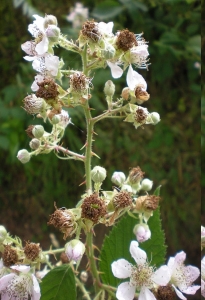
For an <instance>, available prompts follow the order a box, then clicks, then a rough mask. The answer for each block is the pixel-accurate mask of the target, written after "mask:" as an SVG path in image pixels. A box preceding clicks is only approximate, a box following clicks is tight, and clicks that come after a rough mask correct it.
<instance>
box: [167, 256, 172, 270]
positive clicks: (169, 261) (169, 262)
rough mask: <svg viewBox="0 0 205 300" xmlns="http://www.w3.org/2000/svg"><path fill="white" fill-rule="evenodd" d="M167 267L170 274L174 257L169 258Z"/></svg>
mask: <svg viewBox="0 0 205 300" xmlns="http://www.w3.org/2000/svg"><path fill="white" fill-rule="evenodd" d="M167 266H168V268H169V269H170V272H172V271H173V269H174V257H170V258H169V260H168V263H167Z"/></svg>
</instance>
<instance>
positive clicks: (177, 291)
mask: <svg viewBox="0 0 205 300" xmlns="http://www.w3.org/2000/svg"><path fill="white" fill-rule="evenodd" d="M172 286H173V288H174V290H175V292H176V294H177V296H178V297H179V298H180V299H182V300H187V298H186V297H184V295H183V294H182V293H181V292H180V291H179V290H178V289H177V288H176V287H175V286H174V285H173V284H172Z"/></svg>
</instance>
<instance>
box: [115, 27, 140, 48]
mask: <svg viewBox="0 0 205 300" xmlns="http://www.w3.org/2000/svg"><path fill="white" fill-rule="evenodd" d="M116 45H117V48H118V49H121V50H123V51H127V50H129V49H131V48H132V47H133V46H137V40H136V36H135V34H134V33H133V32H131V31H129V30H128V29H123V30H121V31H119V32H118V35H117V41H116Z"/></svg>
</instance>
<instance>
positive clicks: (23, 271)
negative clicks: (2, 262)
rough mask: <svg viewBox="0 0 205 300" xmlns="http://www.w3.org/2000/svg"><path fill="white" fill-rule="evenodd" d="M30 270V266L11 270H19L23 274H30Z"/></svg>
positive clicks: (18, 266)
mask: <svg viewBox="0 0 205 300" xmlns="http://www.w3.org/2000/svg"><path fill="white" fill-rule="evenodd" d="M30 268H31V267H30V266H26V265H16V266H12V267H11V269H13V270H17V271H19V272H22V273H28V272H29V271H30Z"/></svg>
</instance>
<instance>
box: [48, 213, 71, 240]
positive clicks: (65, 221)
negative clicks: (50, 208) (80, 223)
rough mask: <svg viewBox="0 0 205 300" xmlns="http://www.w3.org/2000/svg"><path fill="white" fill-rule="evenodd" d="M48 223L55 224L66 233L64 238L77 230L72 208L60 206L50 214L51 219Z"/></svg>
mask: <svg viewBox="0 0 205 300" xmlns="http://www.w3.org/2000/svg"><path fill="white" fill-rule="evenodd" d="M48 225H53V226H54V227H56V228H58V229H59V230H60V231H61V232H63V233H64V236H63V238H64V239H66V238H67V237H68V236H72V234H73V233H74V232H75V230H76V223H75V220H74V215H73V213H72V211H71V210H70V209H64V208H60V209H57V208H56V210H55V212H54V213H53V214H52V215H50V220H49V221H48Z"/></svg>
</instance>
